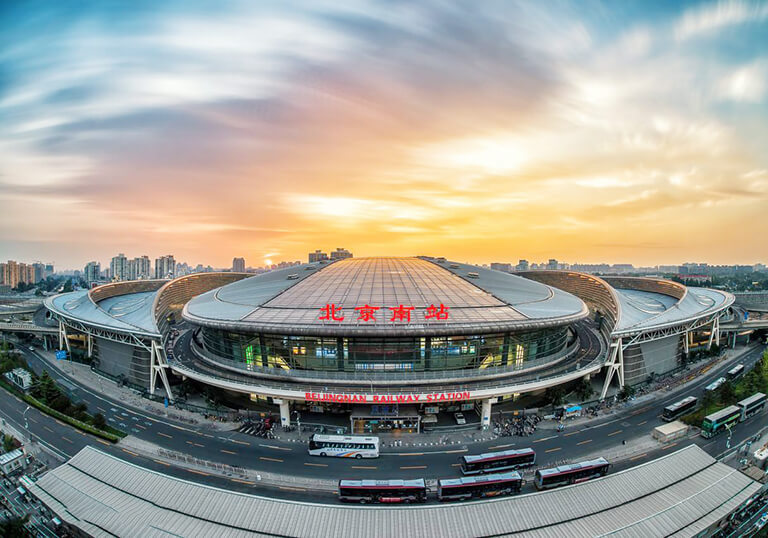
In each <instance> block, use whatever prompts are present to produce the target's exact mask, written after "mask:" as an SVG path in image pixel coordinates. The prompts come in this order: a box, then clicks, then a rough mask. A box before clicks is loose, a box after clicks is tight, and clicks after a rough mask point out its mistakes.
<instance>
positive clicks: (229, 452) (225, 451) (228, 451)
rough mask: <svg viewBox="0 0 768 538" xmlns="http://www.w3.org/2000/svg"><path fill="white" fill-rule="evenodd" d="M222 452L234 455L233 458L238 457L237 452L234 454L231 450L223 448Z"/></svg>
mask: <svg viewBox="0 0 768 538" xmlns="http://www.w3.org/2000/svg"><path fill="white" fill-rule="evenodd" d="M221 451H222V452H224V454H232V455H233V456H237V452H232V451H231V450H224V449H223V448H222V449H221Z"/></svg>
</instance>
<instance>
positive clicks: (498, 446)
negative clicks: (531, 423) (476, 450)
mask: <svg viewBox="0 0 768 538" xmlns="http://www.w3.org/2000/svg"><path fill="white" fill-rule="evenodd" d="M510 446H515V444H514V443H509V444H506V445H494V446H489V447H488V448H489V449H491V450H492V449H494V448H507V447H510Z"/></svg>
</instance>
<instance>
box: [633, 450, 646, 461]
mask: <svg viewBox="0 0 768 538" xmlns="http://www.w3.org/2000/svg"><path fill="white" fill-rule="evenodd" d="M647 455H648V454H647V453H646V452H643V453H642V454H639V455H637V456H634V457H632V458H629V461H635V460H639V459H640V458H644V457H646V456H647Z"/></svg>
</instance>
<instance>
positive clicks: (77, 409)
mask: <svg viewBox="0 0 768 538" xmlns="http://www.w3.org/2000/svg"><path fill="white" fill-rule="evenodd" d="M72 416H73V417H75V418H76V419H77V420H79V421H81V422H85V421H86V420H88V406H87V405H85V403H83V402H79V403H77V404H75V405H74V406H73V407H72Z"/></svg>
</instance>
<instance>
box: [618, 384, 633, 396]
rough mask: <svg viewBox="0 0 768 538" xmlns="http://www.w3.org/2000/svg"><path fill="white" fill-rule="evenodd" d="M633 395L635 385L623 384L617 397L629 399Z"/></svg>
mask: <svg viewBox="0 0 768 538" xmlns="http://www.w3.org/2000/svg"><path fill="white" fill-rule="evenodd" d="M634 395H635V387H633V386H631V385H624V387H623V388H622V389H621V392H620V393H619V398H621V399H622V400H629V399H630V398H631V397H632V396H634Z"/></svg>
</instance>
